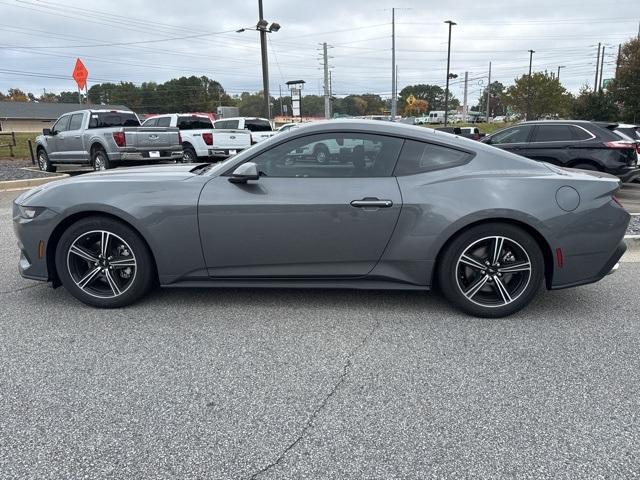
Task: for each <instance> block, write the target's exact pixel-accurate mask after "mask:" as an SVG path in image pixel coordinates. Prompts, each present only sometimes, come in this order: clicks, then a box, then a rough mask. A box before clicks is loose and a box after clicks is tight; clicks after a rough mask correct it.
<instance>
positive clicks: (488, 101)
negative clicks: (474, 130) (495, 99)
mask: <svg viewBox="0 0 640 480" xmlns="http://www.w3.org/2000/svg"><path fill="white" fill-rule="evenodd" d="M490 105H491V62H489V83H488V85H487V116H486V117H485V121H486V122H487V123H489V107H490Z"/></svg>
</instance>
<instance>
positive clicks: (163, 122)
mask: <svg viewBox="0 0 640 480" xmlns="http://www.w3.org/2000/svg"><path fill="white" fill-rule="evenodd" d="M169 125H171V117H162V118H159V119H158V123H157V124H156V127H168V126H169Z"/></svg>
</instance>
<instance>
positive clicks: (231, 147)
mask: <svg viewBox="0 0 640 480" xmlns="http://www.w3.org/2000/svg"><path fill="white" fill-rule="evenodd" d="M142 126H143V127H164V126H167V127H178V129H179V130H180V137H181V141H182V149H183V151H184V153H183V156H182V161H183V162H185V163H193V162H197V161H198V159H199V158H207V159H211V160H218V159H223V158H227V157H230V156H232V155H235V154H236V153H238V152H240V151H241V150H244V149H245V148H248V147H250V146H251V135H250V134H249V132H247V131H245V130H225V131H219V130H215V129H214V128H213V123H212V122H211V119H210V118H209V117H207V116H206V115H198V114H192V113H170V114H166V115H157V116H154V117H151V118H148V119H147V120H145V122H144V123H143V124H142Z"/></svg>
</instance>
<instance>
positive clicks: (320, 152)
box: [313, 144, 330, 165]
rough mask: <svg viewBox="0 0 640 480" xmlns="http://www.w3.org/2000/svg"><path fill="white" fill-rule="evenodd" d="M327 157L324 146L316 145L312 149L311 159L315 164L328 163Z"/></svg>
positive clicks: (327, 151)
mask: <svg viewBox="0 0 640 480" xmlns="http://www.w3.org/2000/svg"><path fill="white" fill-rule="evenodd" d="M329 157H330V153H329V149H328V148H327V146H326V145H322V144H320V145H316V147H315V148H314V149H313V158H314V159H315V161H316V163H319V164H320V165H323V164H326V163H329Z"/></svg>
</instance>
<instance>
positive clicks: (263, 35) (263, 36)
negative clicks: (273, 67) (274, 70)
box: [258, 0, 271, 120]
mask: <svg viewBox="0 0 640 480" xmlns="http://www.w3.org/2000/svg"><path fill="white" fill-rule="evenodd" d="M258 16H259V17H260V18H259V19H258V25H262V24H263V23H264V14H263V11H262V0H258ZM259 30H260V51H261V54H262V92H263V94H264V114H265V116H266V117H267V118H268V119H269V120H271V102H270V101H269V57H268V56H267V30H266V29H265V28H260V29H259Z"/></svg>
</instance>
